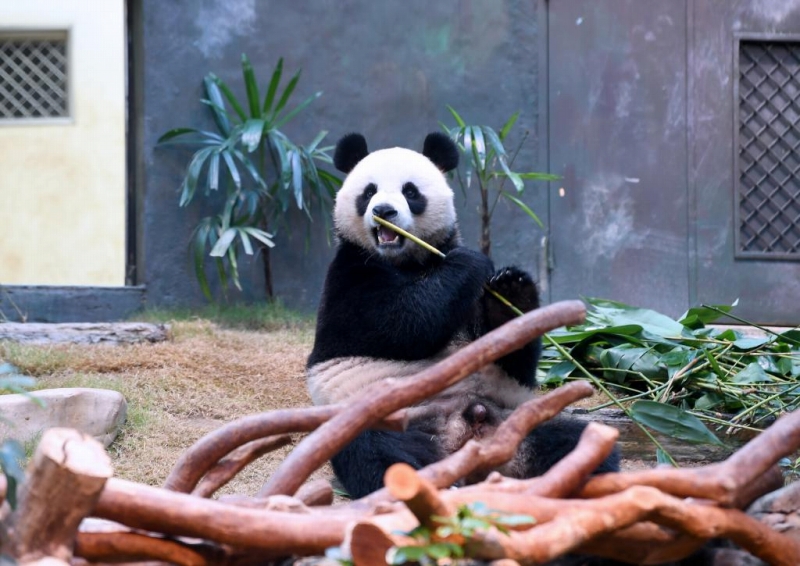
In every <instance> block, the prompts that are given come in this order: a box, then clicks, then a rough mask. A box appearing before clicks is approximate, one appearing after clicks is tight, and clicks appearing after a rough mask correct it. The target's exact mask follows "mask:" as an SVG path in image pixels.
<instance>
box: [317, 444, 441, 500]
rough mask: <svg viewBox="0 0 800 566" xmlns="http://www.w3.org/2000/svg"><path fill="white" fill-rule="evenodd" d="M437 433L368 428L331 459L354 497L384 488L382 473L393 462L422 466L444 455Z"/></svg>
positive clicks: (346, 488)
mask: <svg viewBox="0 0 800 566" xmlns="http://www.w3.org/2000/svg"><path fill="white" fill-rule="evenodd" d="M434 438H435V437H434V436H432V435H431V434H430V433H427V432H423V431H421V430H414V429H412V430H407V431H405V432H394V431H376V430H368V431H365V432H362V433H361V434H360V435H359V436H358V437H356V439H355V440H353V442H351V443H350V444H349V445H348V446H347V447H345V448H344V450H342V451H341V452H339V453H338V454H337V455H336V456H334V457H333V458H331V464H332V465H333V471H334V472H335V473H336V477H337V478H338V479H339V481H340V482H341V484H342V486H343V487H344V489H345V491H347V493H348V494H349V495H350V497H352V498H353V499H358V498H361V497H364V496H365V495H369V494H370V493H372V492H373V491H377V490H379V489H380V488H382V487H383V476H384V474H385V473H386V470H387V469H389V467H390V466H392V465H393V464H397V463H399V462H404V463H406V464H408V465H409V466H411V467H413V468H414V469H417V470H419V469H421V468H424V467H425V466H428V465H430V464H432V463H434V462H436V461H438V460H441V459H442V458H443V457H444V454H442V453H441V450H440V448H439V445H438V444H437V443H436V442H434Z"/></svg>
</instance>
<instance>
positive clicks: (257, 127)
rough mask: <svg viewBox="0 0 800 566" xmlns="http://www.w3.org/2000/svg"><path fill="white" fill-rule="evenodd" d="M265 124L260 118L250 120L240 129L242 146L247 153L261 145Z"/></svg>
mask: <svg viewBox="0 0 800 566" xmlns="http://www.w3.org/2000/svg"><path fill="white" fill-rule="evenodd" d="M265 125H266V123H265V122H264V120H262V119H260V118H250V119H248V120H247V121H246V122H245V123H244V127H242V145H244V147H245V148H246V149H247V151H248V152H250V153H252V152H253V151H255V150H256V148H258V145H259V144H260V143H261V137H262V135H263V133H264V127H265Z"/></svg>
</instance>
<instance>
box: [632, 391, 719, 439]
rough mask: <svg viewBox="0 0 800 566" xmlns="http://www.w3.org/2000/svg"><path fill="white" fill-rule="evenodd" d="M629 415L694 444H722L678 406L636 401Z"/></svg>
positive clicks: (654, 428) (662, 431)
mask: <svg viewBox="0 0 800 566" xmlns="http://www.w3.org/2000/svg"><path fill="white" fill-rule="evenodd" d="M631 415H632V416H633V418H634V419H636V420H637V421H638V422H640V423H642V424H643V425H645V426H647V427H650V428H652V429H653V430H656V431H658V432H660V433H662V434H666V435H669V436H671V437H672V438H677V439H679V440H685V441H686V442H691V443H694V444H715V445H717V446H724V444H723V442H722V441H721V440H720V439H719V438H717V437H716V435H715V434H714V433H713V432H711V431H710V430H708V428H706V425H704V424H703V422H702V421H701V420H700V419H698V418H697V417H695V416H694V415H691V414H689V413H687V412H686V411H684V410H683V409H680V408H678V407H674V406H672V405H666V404H664V403H658V402H656V401H636V402H635V403H634V404H633V406H632V407H631Z"/></svg>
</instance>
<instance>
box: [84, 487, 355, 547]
mask: <svg viewBox="0 0 800 566" xmlns="http://www.w3.org/2000/svg"><path fill="white" fill-rule="evenodd" d="M93 515H94V516H96V517H101V518H104V519H109V520H112V521H116V522H118V523H122V524H124V525H127V526H129V527H132V528H136V529H143V530H146V531H153V532H159V533H164V534H168V535H173V536H186V537H195V538H202V539H206V540H213V541H214V542H216V543H219V544H228V545H231V546H238V547H245V548H253V549H259V550H264V551H269V552H270V555H273V556H286V555H290V554H300V555H313V554H320V553H323V552H324V551H325V549H326V548H328V547H330V546H336V545H338V544H340V543H341V541H342V539H343V538H344V533H345V526H346V524H347V522H348V521H352V517H351V516H350V517H348V516H343V517H341V518H340V517H338V516H337V515H333V514H329V515H326V516H325V517H320V516H319V515H309V514H296V513H284V512H278V511H264V510H255V509H246V508H242V507H237V506H234V505H228V504H225V503H221V502H218V501H213V500H209V499H203V498H200V497H195V496H192V495H188V494H184V493H175V492H173V491H168V490H166V489H159V488H157V487H151V486H146V485H141V484H137V483H133V482H129V481H125V480H121V479H117V478H111V479H110V480H108V483H107V484H106V487H105V489H104V490H103V493H102V494H101V496H100V500H99V501H98V502H97V505H96V506H95V510H94V513H93Z"/></svg>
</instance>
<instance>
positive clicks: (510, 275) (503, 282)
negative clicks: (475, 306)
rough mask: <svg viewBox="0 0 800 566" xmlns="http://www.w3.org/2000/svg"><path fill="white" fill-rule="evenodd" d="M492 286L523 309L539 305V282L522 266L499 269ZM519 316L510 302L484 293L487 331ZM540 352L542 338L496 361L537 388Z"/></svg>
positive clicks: (518, 378)
mask: <svg viewBox="0 0 800 566" xmlns="http://www.w3.org/2000/svg"><path fill="white" fill-rule="evenodd" d="M489 288H490V289H492V290H493V291H495V292H497V293H498V294H500V295H501V296H503V297H504V298H506V299H507V300H508V301H509V302H510V303H511V304H512V305H514V306H515V307H516V308H518V309H519V310H521V311H522V312H528V311H532V310H534V309H536V308H539V290H538V289H537V288H536V283H535V282H534V281H533V278H531V276H530V275H529V274H528V273H527V272H525V271H523V270H521V269H519V268H518V267H514V266H510V267H504V268H502V269H500V270H498V271H497V272H496V273H495V274H494V276H492V278H491V279H490V280H489ZM516 316H517V314H516V313H515V312H514V311H513V310H512V309H511V308H509V306H508V305H505V304H503V303H502V302H501V301H500V300H498V299H497V298H496V297H495V296H493V295H492V294H491V293H488V292H487V293H485V294H484V298H483V325H484V332H490V331H492V330H494V329H495V328H497V327H499V326H502V325H503V324H505V323H506V322H508V321H509V320H511V319H513V318H515V317H516ZM540 351H541V341H540V340H534V341H533V342H531V343H529V344H527V345H525V346H523V347H522V348H520V349H519V350H516V351H514V352H512V353H510V354H508V355H507V356H504V357H502V358H500V359H499V360H497V362H496V364H497V365H498V366H500V367H501V368H502V369H503V370H504V371H505V372H506V373H507V374H508V375H510V376H511V377H513V378H514V379H516V380H517V381H518V382H519V383H520V384H522V385H525V386H527V387H533V386H535V385H536V364H537V363H538V362H539V353H540Z"/></svg>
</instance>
